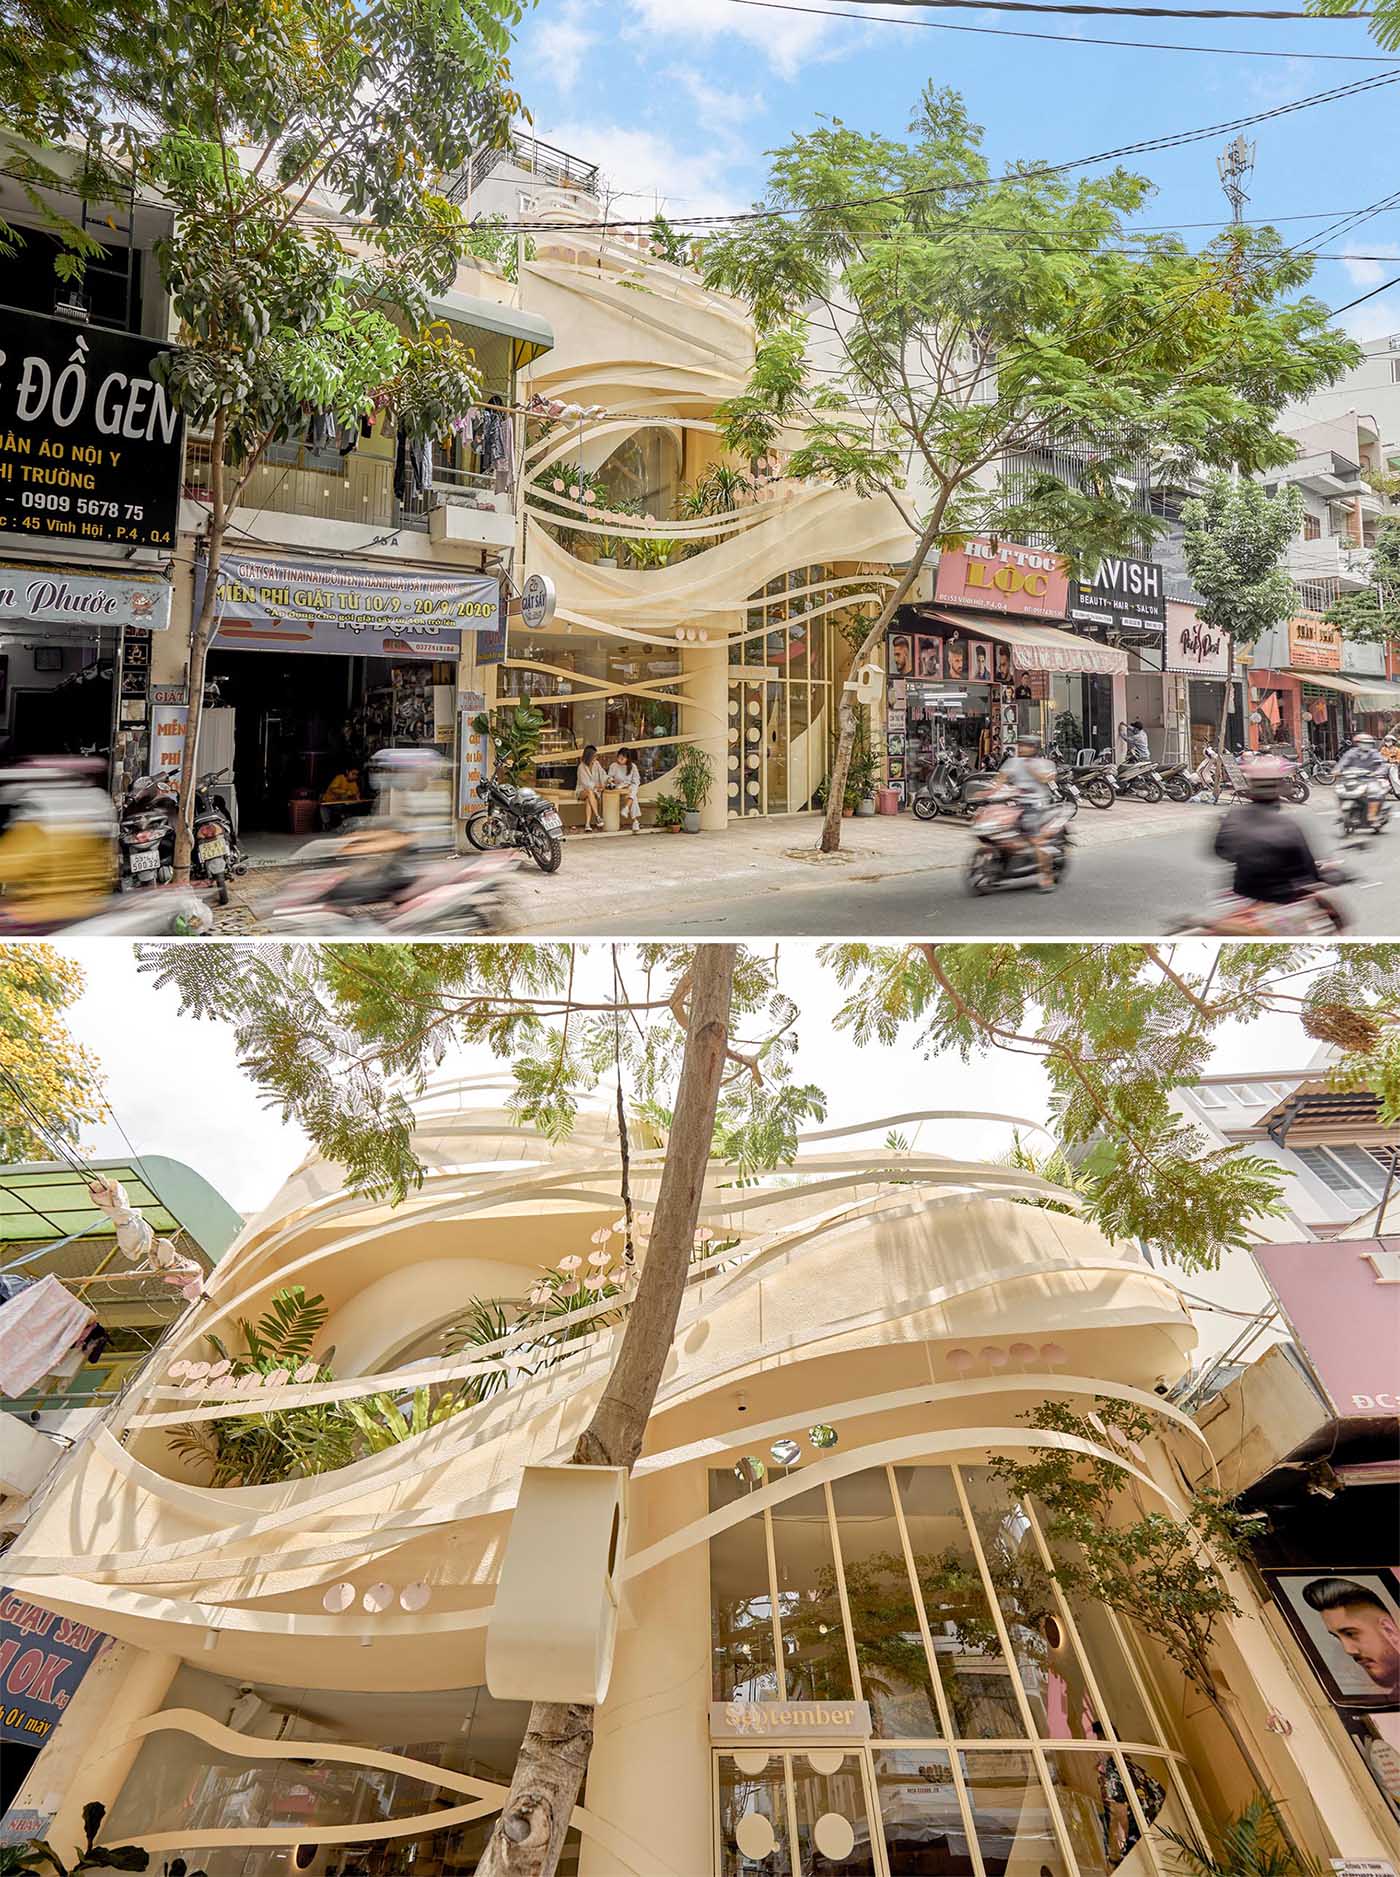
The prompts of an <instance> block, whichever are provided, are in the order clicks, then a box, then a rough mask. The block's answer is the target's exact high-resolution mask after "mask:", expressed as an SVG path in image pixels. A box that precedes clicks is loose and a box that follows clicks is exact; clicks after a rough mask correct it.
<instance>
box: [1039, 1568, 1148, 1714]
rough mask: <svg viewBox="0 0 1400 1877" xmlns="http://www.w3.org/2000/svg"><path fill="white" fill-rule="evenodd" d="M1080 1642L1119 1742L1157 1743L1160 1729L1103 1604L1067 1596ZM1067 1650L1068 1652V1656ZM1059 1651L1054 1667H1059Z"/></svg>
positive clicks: (1053, 1657)
mask: <svg viewBox="0 0 1400 1877" xmlns="http://www.w3.org/2000/svg"><path fill="white" fill-rule="evenodd" d="M1065 1602H1066V1603H1067V1604H1068V1605H1069V1612H1070V1615H1071V1616H1072V1617H1073V1618H1074V1624H1075V1628H1076V1629H1077V1630H1078V1631H1079V1640H1080V1642H1081V1643H1082V1644H1083V1646H1084V1652H1085V1654H1086V1655H1087V1656H1088V1658H1089V1661H1090V1663H1091V1665H1092V1667H1093V1670H1094V1680H1095V1681H1096V1682H1097V1683H1098V1685H1099V1693H1100V1694H1101V1695H1102V1696H1103V1698H1104V1700H1105V1702H1106V1703H1107V1704H1108V1722H1109V1726H1110V1728H1111V1729H1112V1731H1113V1733H1114V1734H1115V1735H1116V1736H1117V1737H1118V1739H1119V1740H1141V1741H1155V1740H1156V1739H1157V1738H1158V1734H1157V1729H1156V1728H1155V1727H1154V1726H1153V1724H1152V1720H1151V1717H1150V1716H1149V1715H1148V1712H1147V1709H1146V1707H1145V1705H1144V1704H1143V1699H1142V1696H1141V1694H1140V1693H1139V1692H1138V1686H1137V1682H1136V1681H1135V1680H1134V1678H1133V1672H1132V1669H1131V1667H1130V1666H1129V1663H1128V1659H1127V1656H1126V1655H1125V1654H1124V1652H1123V1645H1122V1643H1121V1642H1119V1640H1118V1632H1117V1630H1116V1629H1115V1628H1114V1626H1113V1619H1112V1618H1111V1617H1110V1616H1109V1614H1108V1611H1107V1610H1105V1609H1104V1607H1103V1605H1102V1604H1101V1603H1090V1602H1088V1601H1086V1599H1085V1598H1083V1597H1079V1596H1069V1595H1066V1597H1065ZM1068 1652H1069V1651H1068V1649H1066V1651H1065V1653H1068ZM1057 1656H1058V1652H1055V1654H1052V1665H1053V1666H1055V1667H1058V1666H1059V1662H1058V1659H1057Z"/></svg>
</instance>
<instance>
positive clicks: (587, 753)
mask: <svg viewBox="0 0 1400 1877" xmlns="http://www.w3.org/2000/svg"><path fill="white" fill-rule="evenodd" d="M607 784H608V772H607V770H606V769H604V767H603V765H602V764H601V763H600V762H599V761H598V745H597V744H596V743H585V745H584V748H583V760H582V761H581V762H580V763H579V766H578V774H577V775H576V776H575V778H574V794H575V795H576V796H577V797H578V799H579V801H581V802H582V803H583V831H584V833H585V834H591V833H592V831H593V829H594V827H595V826H596V827H597V828H598V830H599V832H601V831H602V827H603V790H604V789H605V788H606V787H607Z"/></svg>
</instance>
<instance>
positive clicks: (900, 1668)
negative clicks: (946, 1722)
mask: <svg viewBox="0 0 1400 1877" xmlns="http://www.w3.org/2000/svg"><path fill="white" fill-rule="evenodd" d="M831 1490H832V1499H833V1502H834V1504H835V1507H836V1529H837V1534H838V1539H839V1543H840V1548H841V1559H842V1566H843V1568H844V1571H845V1577H846V1597H847V1601H848V1602H849V1604H850V1609H851V1624H852V1628H853V1629H854V1631H855V1648H856V1662H857V1666H858V1667H859V1669H860V1680H861V1693H862V1695H863V1696H864V1698H865V1700H866V1701H868V1702H869V1703H870V1713H871V1718H872V1720H873V1722H874V1728H875V1733H876V1734H877V1735H878V1736H880V1737H882V1738H885V1739H898V1738H899V1737H900V1736H903V1737H904V1738H906V1739H914V1740H925V1739H930V1738H935V1739H936V1738H937V1737H939V1736H940V1735H941V1733H942V1731H943V1730H942V1728H941V1726H940V1724H939V1719H938V1706H937V1703H936V1701H935V1699H934V1694H933V1686H932V1683H931V1681H930V1679H929V1669H928V1656H927V1654H926V1653H925V1650H924V1640H923V1633H922V1631H921V1630H920V1628H919V1617H918V1611H917V1609H916V1607H915V1604H914V1593H913V1588H912V1586H911V1584H910V1582H909V1571H908V1567H907V1565H906V1564H905V1560H904V1547H903V1543H902V1541H901V1539H900V1534H899V1526H898V1523H897V1522H896V1519H895V1513H894V1501H893V1500H892V1499H891V1497H890V1485H889V1480H888V1478H887V1476H886V1474H885V1472H884V1470H883V1468H872V1469H871V1470H870V1471H869V1472H865V1473H853V1474H851V1475H850V1476H849V1477H848V1478H846V1479H842V1480H837V1481H836V1482H835V1483H834V1484H833V1486H832V1489H831Z"/></svg>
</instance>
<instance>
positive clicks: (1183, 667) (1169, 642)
mask: <svg viewBox="0 0 1400 1877" xmlns="http://www.w3.org/2000/svg"><path fill="white" fill-rule="evenodd" d="M1163 665H1164V667H1165V669H1166V670H1167V671H1182V672H1185V673H1186V675H1187V676H1188V677H1191V678H1213V679H1216V680H1219V679H1221V678H1224V677H1225V675H1226V673H1227V672H1228V671H1229V668H1230V642H1229V640H1228V639H1227V638H1226V636H1225V634H1224V633H1223V632H1220V631H1217V629H1216V628H1215V627H1214V626H1207V625H1203V624H1202V622H1201V621H1200V620H1199V619H1198V618H1197V617H1196V609H1195V608H1194V607H1193V606H1169V607H1168V609H1167V636H1166V641H1165V650H1164V653H1163Z"/></svg>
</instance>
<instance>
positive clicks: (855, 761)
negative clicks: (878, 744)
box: [846, 704, 880, 807]
mask: <svg viewBox="0 0 1400 1877" xmlns="http://www.w3.org/2000/svg"><path fill="white" fill-rule="evenodd" d="M879 780H880V764H879V760H878V758H877V757H876V755H875V752H874V750H873V749H872V748H871V746H870V711H869V709H868V708H867V707H866V706H865V705H864V704H862V705H861V706H860V707H859V715H858V716H857V718H856V735H855V742H854V744H853V745H852V748H851V765H850V768H849V769H848V770H847V771H846V792H847V794H848V795H849V796H850V797H851V806H852V807H854V806H855V804H856V803H857V802H861V801H865V800H867V799H868V798H869V797H870V796H872V795H874V793H875V788H876V784H877V783H878V782H879Z"/></svg>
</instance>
